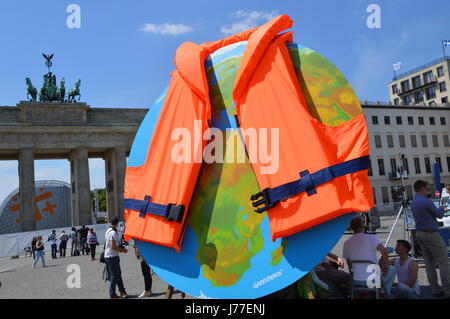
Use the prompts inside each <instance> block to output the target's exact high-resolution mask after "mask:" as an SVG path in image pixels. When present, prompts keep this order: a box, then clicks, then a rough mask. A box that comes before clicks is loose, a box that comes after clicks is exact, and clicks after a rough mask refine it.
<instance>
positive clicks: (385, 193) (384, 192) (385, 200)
mask: <svg viewBox="0 0 450 319" xmlns="http://www.w3.org/2000/svg"><path fill="white" fill-rule="evenodd" d="M381 197H382V199H383V203H384V204H387V203H389V194H388V188H387V187H386V186H382V187H381Z"/></svg>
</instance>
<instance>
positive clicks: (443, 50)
mask: <svg viewBox="0 0 450 319" xmlns="http://www.w3.org/2000/svg"><path fill="white" fill-rule="evenodd" d="M441 44H442V52H443V53H444V59H445V46H444V40H442V42H441Z"/></svg>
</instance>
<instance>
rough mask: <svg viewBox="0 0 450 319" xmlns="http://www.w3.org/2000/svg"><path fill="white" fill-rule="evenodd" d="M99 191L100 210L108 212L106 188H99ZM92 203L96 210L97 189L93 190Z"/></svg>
mask: <svg viewBox="0 0 450 319" xmlns="http://www.w3.org/2000/svg"><path fill="white" fill-rule="evenodd" d="M97 192H98V210H99V211H100V212H106V211H107V210H106V189H105V188H97ZM91 205H92V209H93V210H95V190H93V191H91Z"/></svg>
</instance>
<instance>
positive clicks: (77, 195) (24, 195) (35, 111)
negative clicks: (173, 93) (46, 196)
mask: <svg viewBox="0 0 450 319" xmlns="http://www.w3.org/2000/svg"><path fill="white" fill-rule="evenodd" d="M146 112H147V109H119V108H91V107H89V106H88V105H86V104H85V103H54V102H49V103H45V102H33V101H26V102H20V103H19V104H17V105H16V106H15V107H10V106H0V160H18V161H19V189H20V192H19V193H20V210H21V220H22V223H21V224H22V231H32V230H35V229H36V221H35V202H34V197H35V194H34V193H35V192H34V183H35V179H34V160H35V159H67V160H69V161H70V179H71V188H72V196H71V206H72V224H73V225H80V224H86V225H88V224H91V223H92V217H91V215H92V213H91V198H90V183H89V163H88V159H89V158H103V159H104V160H105V185H106V193H107V208H108V215H109V217H110V218H111V217H113V216H122V215H123V192H124V178H125V167H126V157H127V155H128V154H129V152H130V148H131V144H132V142H133V139H134V135H135V134H136V132H137V129H138V127H139V124H140V122H141V121H142V119H143V118H144V116H145V114H146Z"/></svg>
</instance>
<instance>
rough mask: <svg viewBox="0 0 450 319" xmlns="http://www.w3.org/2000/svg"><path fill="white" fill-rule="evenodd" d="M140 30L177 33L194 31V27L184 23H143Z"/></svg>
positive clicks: (164, 33)
mask: <svg viewBox="0 0 450 319" xmlns="http://www.w3.org/2000/svg"><path fill="white" fill-rule="evenodd" d="M140 31H142V32H146V33H154V34H162V35H178V34H184V33H189V32H192V31H194V28H193V27H191V26H188V25H185V24H172V23H164V24H153V23H145V24H144V26H143V27H142V28H141V29H140Z"/></svg>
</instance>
